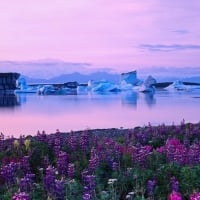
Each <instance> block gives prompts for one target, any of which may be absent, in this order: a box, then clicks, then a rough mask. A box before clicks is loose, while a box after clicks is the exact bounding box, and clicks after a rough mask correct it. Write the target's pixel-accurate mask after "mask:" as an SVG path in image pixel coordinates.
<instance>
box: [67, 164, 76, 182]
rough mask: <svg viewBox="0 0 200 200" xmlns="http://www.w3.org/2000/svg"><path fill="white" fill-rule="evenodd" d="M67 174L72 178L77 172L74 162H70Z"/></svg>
mask: <svg viewBox="0 0 200 200" xmlns="http://www.w3.org/2000/svg"><path fill="white" fill-rule="evenodd" d="M67 174H68V177H69V178H70V179H72V178H73V177H74V174H75V167H74V164H73V163H69V164H68V169H67Z"/></svg>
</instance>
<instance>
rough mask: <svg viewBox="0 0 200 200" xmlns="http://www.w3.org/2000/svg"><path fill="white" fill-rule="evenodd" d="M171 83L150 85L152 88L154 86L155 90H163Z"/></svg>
mask: <svg viewBox="0 0 200 200" xmlns="http://www.w3.org/2000/svg"><path fill="white" fill-rule="evenodd" d="M172 83H173V82H163V83H154V84H152V86H154V87H155V88H165V87H168V86H169V85H171V84H172Z"/></svg>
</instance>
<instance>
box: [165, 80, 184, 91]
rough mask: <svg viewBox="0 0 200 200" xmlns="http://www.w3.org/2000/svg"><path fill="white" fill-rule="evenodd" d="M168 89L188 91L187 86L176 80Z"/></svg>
mask: <svg viewBox="0 0 200 200" xmlns="http://www.w3.org/2000/svg"><path fill="white" fill-rule="evenodd" d="M166 89H175V90H187V89H188V87H187V86H186V85H184V84H183V82H182V81H180V80H176V81H174V82H173V83H172V84H171V85H170V86H168V87H167V88H166Z"/></svg>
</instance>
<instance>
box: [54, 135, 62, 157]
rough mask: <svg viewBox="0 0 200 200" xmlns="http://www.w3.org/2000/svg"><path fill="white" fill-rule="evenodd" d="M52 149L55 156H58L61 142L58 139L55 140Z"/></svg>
mask: <svg viewBox="0 0 200 200" xmlns="http://www.w3.org/2000/svg"><path fill="white" fill-rule="evenodd" d="M53 149H54V151H55V154H56V155H58V154H59V152H60V150H61V140H60V138H59V137H56V138H55V141H54V146H53Z"/></svg>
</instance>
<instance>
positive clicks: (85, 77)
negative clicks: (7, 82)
mask: <svg viewBox="0 0 200 200" xmlns="http://www.w3.org/2000/svg"><path fill="white" fill-rule="evenodd" d="M21 77H24V78H25V79H26V81H27V83H28V84H32V83H65V82H71V81H77V82H78V83H87V82H88V81H89V80H94V81H100V80H108V81H111V82H115V83H117V82H119V81H120V75H119V74H111V73H108V72H94V73H91V74H81V73H78V72H74V73H71V74H62V75H60V76H57V77H53V78H50V79H35V78H30V77H27V76H23V75H22V76H21Z"/></svg>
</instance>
